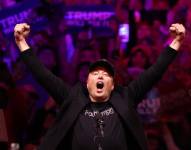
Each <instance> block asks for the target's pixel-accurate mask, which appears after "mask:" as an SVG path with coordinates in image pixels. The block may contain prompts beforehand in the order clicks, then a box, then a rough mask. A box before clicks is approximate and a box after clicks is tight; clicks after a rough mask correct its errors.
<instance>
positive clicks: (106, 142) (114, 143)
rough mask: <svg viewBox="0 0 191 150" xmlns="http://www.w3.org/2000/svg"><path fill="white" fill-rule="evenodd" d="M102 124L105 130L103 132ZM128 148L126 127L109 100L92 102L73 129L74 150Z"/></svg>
mask: <svg viewBox="0 0 191 150" xmlns="http://www.w3.org/2000/svg"><path fill="white" fill-rule="evenodd" d="M98 121H101V125H102V126H103V129H102V130H103V132H101V126H100V122H99V123H98ZM98 147H100V148H102V150H127V141H126V135H125V130H124V127H123V125H122V123H121V121H120V118H119V116H118V114H117V113H116V112H115V110H114V109H113V107H112V105H111V104H110V103H109V102H104V103H90V104H89V105H87V106H86V107H85V109H84V110H83V111H82V112H81V113H80V115H79V117H78V120H77V121H76V124H75V126H74V129H73V137H72V150H98V149H99V148H98Z"/></svg>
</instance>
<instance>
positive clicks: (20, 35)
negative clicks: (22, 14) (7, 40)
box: [14, 23, 30, 42]
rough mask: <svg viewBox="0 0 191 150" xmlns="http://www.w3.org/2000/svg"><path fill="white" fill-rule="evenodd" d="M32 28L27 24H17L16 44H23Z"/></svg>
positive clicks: (15, 31)
mask: <svg viewBox="0 0 191 150" xmlns="http://www.w3.org/2000/svg"><path fill="white" fill-rule="evenodd" d="M29 32H30V26H29V25H28V24H26V23H21V24H16V26H15V28H14V36H15V41H16V42H21V41H23V40H25V39H26V37H27V36H28V35H29Z"/></svg>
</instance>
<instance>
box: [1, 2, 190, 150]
mask: <svg viewBox="0 0 191 150" xmlns="http://www.w3.org/2000/svg"><path fill="white" fill-rule="evenodd" d="M23 1H25V0H5V1H0V9H1V10H2V9H6V8H7V7H11V6H14V5H16V4H18V3H22V2H23ZM41 2H43V5H44V6H43V7H42V9H41V10H40V12H38V14H39V15H40V16H42V15H44V16H45V17H47V18H48V25H47V26H45V27H44V29H42V30H40V31H36V32H33V34H32V38H31V41H30V44H31V46H32V47H33V50H34V52H35V53H36V54H37V56H38V57H39V59H40V61H42V63H43V64H44V65H45V66H46V67H47V68H48V69H49V70H51V71H52V72H53V73H54V74H56V75H58V76H60V77H61V78H62V79H63V80H64V81H66V82H67V83H68V86H71V85H73V84H75V83H76V82H79V81H80V82H82V83H83V84H86V77H87V74H88V67H89V65H90V64H91V62H93V61H94V60H96V59H98V58H106V59H108V60H110V61H111V62H112V63H113V64H114V66H115V68H116V72H117V74H116V79H117V82H116V84H123V85H128V83H129V82H130V81H132V80H133V79H135V78H137V77H138V75H139V74H140V73H142V72H143V71H144V70H145V69H147V68H149V66H150V65H151V64H153V63H154V62H155V61H156V58H157V57H158V55H159V53H160V52H161V50H162V49H163V48H164V47H165V46H166V45H167V43H165V41H167V40H169V41H170V40H171V38H170V37H168V36H167V35H168V27H169V25H170V24H172V23H174V22H180V23H183V24H184V25H185V26H186V28H187V34H186V38H185V42H184V44H183V46H182V48H181V49H182V50H181V51H180V54H179V55H178V57H177V59H176V61H175V62H174V63H173V64H172V65H171V66H169V69H168V71H167V73H166V74H165V76H164V77H163V80H162V81H161V82H160V83H159V85H157V86H156V87H154V88H153V89H152V90H151V91H150V92H149V93H148V94H147V95H146V96H145V98H144V100H143V103H141V104H140V105H139V107H138V109H137V111H138V113H139V114H140V116H141V119H142V121H143V123H144V125H145V132H146V134H147V136H148V144H149V150H190V149H191V144H190V140H191V121H190V120H191V115H190V114H191V111H190V109H188V108H190V103H188V104H189V105H188V104H187V103H185V104H184V105H183V104H181V106H180V105H179V103H178V101H184V99H186V98H185V97H184V98H180V99H178V100H177V101H173V104H171V102H172V100H173V99H171V98H169V97H168V94H169V93H172V92H175V93H176V90H178V89H180V90H183V91H184V92H185V93H186V94H187V97H188V98H187V99H190V96H191V95H190V88H191V45H190V41H191V24H190V22H191V3H190V0H169V1H165V0H48V1H45V0H41ZM55 5H57V6H66V7H70V6H80V5H83V6H87V7H88V6H90V5H94V6H96V7H98V8H99V6H100V5H109V6H111V7H112V8H113V10H114V15H113V16H112V17H110V18H109V19H108V20H107V21H108V24H107V27H108V28H109V31H110V33H109V36H108V35H105V36H104V35H102V36H99V35H98V33H97V30H95V27H94V26H93V25H92V24H88V23H85V24H84V26H82V27H81V28H80V29H79V30H75V31H72V30H71V29H70V28H69V27H68V26H67V23H66V20H65V18H64V15H65V14H64V12H63V11H62V10H61V9H60V8H59V7H55ZM50 8H51V9H50ZM38 11H39V10H38ZM156 12H158V14H160V13H161V14H162V13H163V14H164V12H165V15H166V19H164V18H161V16H162V15H161V16H160V15H159V16H155V17H153V14H155V13H156ZM54 14H58V16H57V17H54V16H55V15H54ZM124 27H126V28H124ZM127 28H129V31H128V32H129V35H127V36H128V37H127V36H125V37H124V36H123V35H122V34H121V33H123V32H120V29H127ZM0 31H1V32H0V71H1V73H0V108H3V109H4V110H5V117H6V125H7V130H8V136H9V143H12V142H16V143H19V144H20V147H21V148H20V149H24V150H35V149H36V148H37V146H38V145H39V143H40V142H41V140H42V138H43V135H44V134H45V133H46V131H47V129H48V128H49V127H50V126H51V124H52V123H53V122H54V120H55V118H56V115H57V111H59V108H58V107H57V106H56V105H55V104H54V101H53V100H52V98H51V97H50V96H49V95H48V94H47V93H46V91H45V90H44V89H42V88H41V87H40V86H39V85H38V83H36V82H35V80H34V79H33V77H32V76H31V74H30V72H29V71H28V70H27V69H26V68H25V66H24V65H23V63H22V62H21V61H20V59H19V56H18V53H17V52H16V49H17V48H16V47H15V45H14V44H11V43H13V42H12V41H7V38H6V37H5V36H4V34H3V32H2V30H0ZM123 31H124V30H123ZM125 33H127V32H126V31H125ZM7 58H8V59H9V61H10V62H8V61H7V60H8V59H7ZM164 87H165V88H164ZM165 95H167V98H164V97H165ZM169 99H171V101H170V100H169ZM164 100H165V101H166V103H164ZM166 104H171V105H166ZM186 105H187V106H186ZM175 106H176V107H175ZM183 106H184V107H183ZM162 107H163V108H162ZM180 107H183V108H180ZM167 108H169V109H167ZM174 108H176V110H173V109H174ZM184 108H185V109H184ZM180 109H181V110H183V111H179V110H180ZM160 110H161V111H163V112H158V111H160ZM172 112H176V113H174V115H172V114H173V113H172ZM161 133H162V134H161ZM0 149H1V148H0Z"/></svg>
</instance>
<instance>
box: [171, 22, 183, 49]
mask: <svg viewBox="0 0 191 150" xmlns="http://www.w3.org/2000/svg"><path fill="white" fill-rule="evenodd" d="M169 31H170V33H171V35H172V38H173V41H172V42H171V44H170V47H172V48H173V49H175V50H178V49H179V48H180V46H181V44H182V41H183V40H184V37H185V34H186V29H185V27H184V26H183V25H182V24H179V23H175V24H172V25H171V26H170V28H169Z"/></svg>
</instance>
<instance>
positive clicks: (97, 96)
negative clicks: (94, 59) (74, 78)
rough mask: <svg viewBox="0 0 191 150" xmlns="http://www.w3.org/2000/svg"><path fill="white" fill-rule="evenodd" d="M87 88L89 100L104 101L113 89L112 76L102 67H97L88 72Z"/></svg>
mask: <svg viewBox="0 0 191 150" xmlns="http://www.w3.org/2000/svg"><path fill="white" fill-rule="evenodd" d="M87 89H88V92H89V96H90V99H91V101H93V102H103V101H106V100H108V99H109V97H110V94H111V92H112V90H113V89H114V81H113V77H112V76H111V75H110V74H109V73H108V72H107V71H106V70H105V69H104V68H100V67H98V68H96V69H95V70H94V71H92V72H90V73H89V75H88V79H87Z"/></svg>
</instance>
